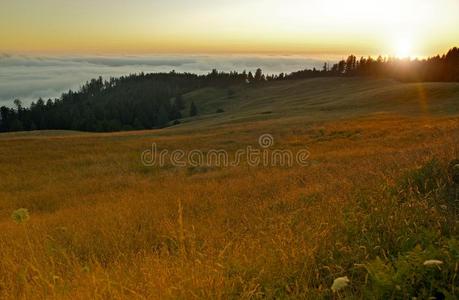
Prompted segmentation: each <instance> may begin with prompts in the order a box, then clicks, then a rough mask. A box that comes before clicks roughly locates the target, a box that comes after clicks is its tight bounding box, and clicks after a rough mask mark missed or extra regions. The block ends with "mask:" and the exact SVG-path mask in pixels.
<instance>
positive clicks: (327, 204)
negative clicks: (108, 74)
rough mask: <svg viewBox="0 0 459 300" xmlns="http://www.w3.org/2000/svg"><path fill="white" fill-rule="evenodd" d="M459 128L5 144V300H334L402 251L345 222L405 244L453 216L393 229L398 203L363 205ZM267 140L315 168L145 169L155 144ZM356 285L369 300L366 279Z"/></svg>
mask: <svg viewBox="0 0 459 300" xmlns="http://www.w3.org/2000/svg"><path fill="white" fill-rule="evenodd" d="M458 129H459V125H458V124H457V122H456V121H455V120H454V119H452V118H435V119H433V118H432V119H425V118H402V117H389V116H386V117H373V118H362V119H358V120H349V121H336V122H322V123H306V122H302V121H301V120H291V121H288V122H287V121H285V122H284V123H281V124H279V123H278V122H276V121H263V122H258V123H253V124H240V125H235V126H230V127H223V128H220V129H216V130H211V129H205V130H204V129H203V130H202V131H199V132H195V133H193V134H192V135H187V134H185V133H181V134H177V135H176V136H174V129H172V130H171V129H169V130H164V131H160V132H140V133H122V134H101V135H83V136H79V135H68V136H64V135H63V136H60V137H59V136H57V137H56V136H53V137H46V136H45V137H42V136H41V137H34V136H22V137H15V136H4V137H0V165H1V168H0V179H1V180H0V230H1V234H0V297H4V298H45V297H51V298H52V297H55V298H69V299H88V298H119V299H124V298H159V297H161V298H177V297H178V298H228V297H242V298H251V297H263V296H268V297H276V296H277V297H287V296H291V297H300V298H302V297H309V298H315V297H319V296H326V295H329V293H330V291H329V287H330V285H331V283H332V282H333V278H335V277H337V276H344V275H347V276H351V275H352V274H349V273H352V272H359V270H358V267H355V266H354V264H357V265H358V264H364V263H366V262H367V261H368V260H369V259H374V258H375V257H376V256H384V255H387V252H388V251H391V249H385V248H384V245H380V246H379V248H378V247H376V248H374V249H367V248H366V247H365V246H364V245H360V244H359V241H360V239H359V238H358V236H354V237H353V236H351V237H349V236H348V234H349V231H350V229H349V228H346V227H349V226H351V225H352V226H355V228H351V229H352V231H355V232H357V233H359V234H363V232H364V231H365V230H366V226H368V224H367V223H366V222H367V217H368V215H371V216H372V218H373V216H374V220H375V221H374V222H381V224H380V225H377V226H380V227H378V228H379V230H383V231H384V233H385V234H393V235H397V234H398V233H397V231H396V230H395V229H396V228H399V227H401V226H404V223H403V222H411V221H412V222H414V220H418V218H423V217H425V216H426V215H429V216H430V217H431V218H434V220H433V222H439V223H440V222H444V220H443V217H442V216H441V215H439V214H436V213H434V214H432V213H431V208H430V207H428V206H425V204H419V205H418V206H416V208H413V210H412V211H411V210H407V211H399V212H397V213H398V216H397V218H395V219H394V218H389V216H388V215H385V213H386V212H385V211H386V210H385V209H384V208H385V207H387V205H389V203H390V200H389V199H378V197H377V196H375V197H374V198H369V199H368V201H372V202H371V205H369V208H368V209H367V210H362V208H361V206H359V205H358V204H357V197H358V195H359V193H361V192H362V191H370V194H371V193H376V194H377V193H378V192H379V191H380V187H381V186H382V185H391V184H393V183H394V182H395V181H397V180H398V178H399V177H400V176H402V174H403V173H404V172H405V171H406V170H410V169H413V168H415V167H416V166H419V165H420V164H422V163H424V162H426V161H428V160H429V159H430V158H432V157H437V158H438V159H440V160H444V161H448V160H450V159H452V158H453V157H454V156H456V155H457V150H458V149H457V146H456V145H455V144H454V143H453V139H452V138H451V137H452V136H454V135H455V134H457V132H458ZM261 133H271V134H272V135H273V136H274V137H275V139H276V146H277V147H279V148H286V149H296V150H297V149H300V148H302V147H304V146H307V147H308V149H309V150H310V152H311V165H310V166H309V167H306V168H304V167H293V168H249V167H247V166H245V165H242V166H240V167H234V168H208V169H207V170H206V172H190V170H187V169H186V168H184V169H181V168H173V167H164V168H146V167H143V166H142V165H141V163H140V153H141V152H142V151H143V150H145V149H147V148H148V147H149V146H150V145H151V143H152V142H156V143H157V144H158V145H159V146H160V147H162V148H168V149H177V148H184V149H185V150H191V149H195V148H196V149H201V150H206V149H211V148H217V149H219V148H222V149H228V150H230V151H235V150H236V149H237V148H238V147H245V146H247V145H256V143H257V138H258V136H259V135H260V134H261ZM376 199H378V201H376ZM20 207H25V208H28V209H29V210H30V213H31V220H30V222H29V223H28V224H26V229H27V230H28V233H29V237H30V239H31V242H32V244H33V245H34V249H33V253H32V252H31V250H30V249H29V248H28V247H27V246H26V240H25V239H26V237H25V236H24V233H23V229H22V228H21V227H20V226H18V225H16V224H14V223H13V222H12V221H11V220H10V217H9V216H10V214H11V212H12V211H13V210H14V209H17V208H20ZM383 212H384V213H383ZM435 218H436V219H435ZM372 220H373V219H372ZM372 222H373V221H372ZM375 224H376V223H375ZM377 224H379V223H377ZM384 224H385V226H383V225H384ZM377 226H376V225H375V227H377ZM391 228H393V229H394V232H389V231H390V230H391ZM365 234H368V233H365ZM375 236H377V232H375ZM394 238H396V236H395V237H394ZM371 242H372V243H373V242H374V244H375V245H376V244H378V240H377V239H375V240H374V241H371ZM356 278H359V277H358V276H357V277H356ZM352 284H353V289H354V290H353V291H354V293H357V294H358V293H360V291H361V290H362V289H364V288H365V285H366V282H365V281H364V280H361V281H358V280H357V279H355V278H353V282H352Z"/></svg>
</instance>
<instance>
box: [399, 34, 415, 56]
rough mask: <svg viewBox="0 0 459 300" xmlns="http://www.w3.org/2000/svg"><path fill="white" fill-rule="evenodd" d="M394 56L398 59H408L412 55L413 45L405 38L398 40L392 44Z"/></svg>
mask: <svg viewBox="0 0 459 300" xmlns="http://www.w3.org/2000/svg"><path fill="white" fill-rule="evenodd" d="M394 54H395V56H396V57H398V58H410V57H411V56H412V55H413V43H412V41H411V40H410V39H409V38H407V37H402V38H398V39H397V40H396V41H395V43H394Z"/></svg>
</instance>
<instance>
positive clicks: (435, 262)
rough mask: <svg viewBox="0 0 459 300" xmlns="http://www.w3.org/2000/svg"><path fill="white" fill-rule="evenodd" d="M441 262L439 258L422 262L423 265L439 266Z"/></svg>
mask: <svg viewBox="0 0 459 300" xmlns="http://www.w3.org/2000/svg"><path fill="white" fill-rule="evenodd" d="M442 264H443V262H442V261H441V260H436V259H430V260H426V261H425V262H424V266H440V265H442Z"/></svg>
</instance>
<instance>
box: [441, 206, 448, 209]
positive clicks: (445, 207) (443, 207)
mask: <svg viewBox="0 0 459 300" xmlns="http://www.w3.org/2000/svg"><path fill="white" fill-rule="evenodd" d="M440 208H441V209H443V210H447V209H448V206H446V205H440Z"/></svg>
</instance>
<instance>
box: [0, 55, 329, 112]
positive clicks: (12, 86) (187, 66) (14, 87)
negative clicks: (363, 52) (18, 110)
mask: <svg viewBox="0 0 459 300" xmlns="http://www.w3.org/2000/svg"><path fill="white" fill-rule="evenodd" d="M323 62H324V61H323V60H317V59H310V58H303V57H295V56H288V57H279V56H204V55H200V56H197V55H196V56H165V55H155V56H117V57H114V56H91V57H90V56H79V57H76V56H75V57H30V56H19V55H8V54H0V106H2V105H8V106H11V104H12V101H13V100H14V99H21V100H22V101H23V103H24V104H26V105H28V104H30V103H31V102H32V101H35V100H36V99H38V98H39V97H42V98H44V99H48V98H55V97H59V96H60V95H61V93H62V92H64V91H68V90H69V89H73V90H75V89H78V88H79V87H80V86H81V85H82V84H83V83H84V82H86V81H88V80H89V79H91V78H95V77H98V76H102V77H104V78H109V77H110V76H113V77H118V76H121V75H127V74H131V73H139V72H145V73H149V72H169V71H171V70H176V71H177V72H191V73H197V74H206V73H208V72H210V71H211V70H212V69H218V70H220V71H234V70H237V71H243V70H247V71H254V70H255V69H257V68H261V69H263V71H264V73H266V74H277V73H281V72H284V73H289V72H293V71H297V70H301V69H305V68H312V67H316V68H321V66H322V65H323Z"/></svg>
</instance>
